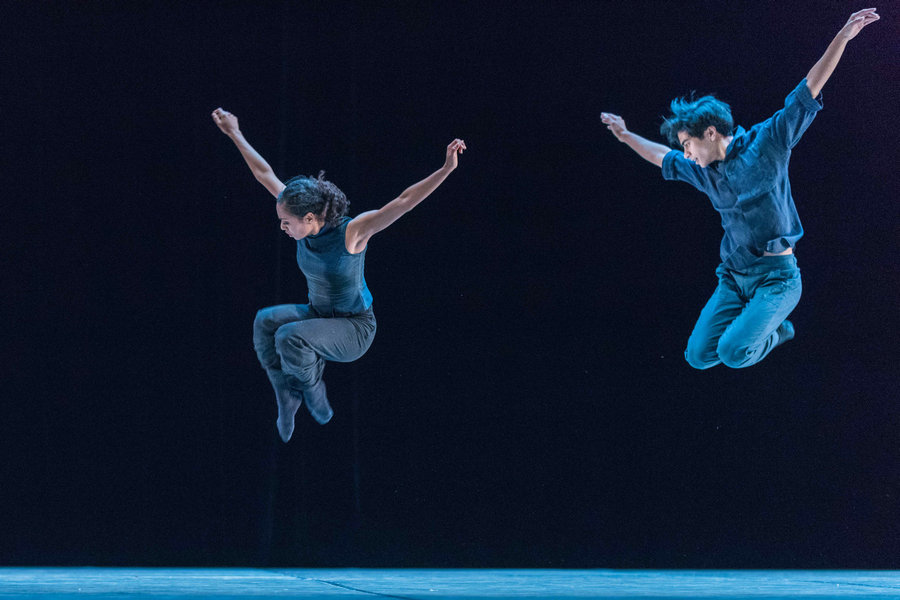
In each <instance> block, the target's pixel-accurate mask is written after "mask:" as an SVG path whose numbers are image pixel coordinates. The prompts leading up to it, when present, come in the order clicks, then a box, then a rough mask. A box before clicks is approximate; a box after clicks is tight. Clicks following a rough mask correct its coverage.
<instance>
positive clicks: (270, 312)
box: [253, 304, 314, 370]
mask: <svg viewBox="0 0 900 600" xmlns="http://www.w3.org/2000/svg"><path fill="white" fill-rule="evenodd" d="M313 316H314V315H313V313H312V311H311V310H310V308H309V305H308V304H280V305H278V306H270V307H268V308H263V309H262V310H260V311H259V312H257V313H256V318H255V319H254V320H253V348H254V349H255V350H256V356H257V357H258V358H259V362H260V364H262V366H263V368H264V369H266V370H272V369H280V368H281V358H280V357H279V356H278V352H277V350H276V349H275V332H276V331H278V328H279V327H281V326H283V325H285V324H287V323H294V322H297V321H304V320H306V319H311V318H313Z"/></svg>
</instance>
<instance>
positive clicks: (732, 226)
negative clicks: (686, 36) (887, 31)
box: [601, 8, 879, 369]
mask: <svg viewBox="0 0 900 600" xmlns="http://www.w3.org/2000/svg"><path fill="white" fill-rule="evenodd" d="M878 19H879V16H878V14H876V12H875V9H874V8H867V9H865V10H861V11H859V12H856V13H853V14H852V15H851V16H850V19H849V20H848V21H847V23H846V24H845V25H844V26H843V27H842V28H841V30H840V31H838V34H837V36H836V37H835V38H834V40H832V42H831V43H830V44H829V45H828V49H827V50H825V54H823V55H822V58H820V59H819V61H818V62H816V64H815V65H813V67H812V69H811V70H810V71H809V73H808V74H807V76H806V78H805V79H804V80H803V81H801V82H800V84H799V85H798V86H797V87H796V88H795V89H794V90H793V91H792V92H791V93H790V94H788V96H787V98H786V100H785V105H784V108H783V109H781V110H779V111H778V112H776V113H775V114H774V115H773V116H772V117H770V118H769V119H766V120H765V121H763V122H761V123H757V124H756V125H754V126H753V127H751V128H750V130H749V131H745V130H744V129H743V128H742V127H738V128H736V129H735V127H734V121H733V120H732V117H731V110H730V108H729V106H728V105H727V104H725V103H724V102H722V101H721V100H718V99H716V98H714V97H713V96H703V97H702V98H698V99H693V98H691V99H689V100H686V99H680V100H674V101H672V113H673V114H672V116H671V117H669V118H668V119H666V120H665V122H664V123H663V125H662V129H661V133H662V134H663V135H665V136H666V137H667V138H668V140H669V143H670V144H671V145H672V146H673V147H675V148H679V150H672V149H670V148H668V147H666V146H664V145H662V144H657V143H654V142H651V141H649V140H647V139H645V138H642V137H640V136H638V135H635V134H634V133H632V132H630V131H628V129H626V127H625V122H624V121H623V120H622V117H620V116H618V115H614V114H611V113H602V114H601V120H602V121H603V122H604V123H605V124H606V125H607V128H608V129H609V130H610V131H612V133H613V135H615V136H616V139H618V140H619V141H620V142H624V143H625V144H626V145H628V147H629V148H631V149H632V150H634V151H635V152H636V153H638V154H639V155H640V156H641V157H642V158H644V159H645V160H647V161H649V162H651V163H653V164H654V165H656V166H658V167H661V168H662V174H663V177H664V178H665V179H669V180H673V179H677V180H679V181H685V182H687V183H690V184H691V185H693V186H694V187H695V188H697V189H698V190H700V191H701V192H704V193H705V194H706V195H707V196H709V199H710V200H711V201H712V203H713V207H714V208H715V209H716V210H717V211H718V212H719V213H720V215H721V217H722V226H723V228H724V229H725V236H724V238H723V239H722V244H721V248H720V256H721V259H722V264H721V265H719V267H718V269H717V271H716V273H717V275H718V278H719V283H718V286H717V287H716V291H715V293H713V295H712V297H711V298H710V299H709V301H708V302H707V304H706V306H705V307H704V309H703V310H702V311H701V313H700V318H699V319H698V321H697V324H696V325H695V326H694V331H693V333H691V337H690V338H689V339H688V343H687V349H686V350H685V358H686V359H687V362H688V363H689V364H690V365H691V366H692V367H695V368H697V369H708V368H710V367H713V366H715V365H717V364H719V363H722V364H724V365H726V366H728V367H733V368H741V367H748V366H750V365H753V364H756V363H758V362H759V361H761V360H762V359H763V358H765V357H766V355H767V354H769V352H771V351H772V349H773V348H774V347H775V346H777V345H779V344H781V343H784V342H786V341H788V340H790V339H791V338H793V337H794V327H793V325H792V324H791V322H790V321H787V320H786V318H787V316H788V315H789V314H790V313H791V311H792V310H793V309H794V307H795V306H796V305H797V302H798V301H799V300H800V291H801V285H800V270H799V269H798V268H797V260H796V258H795V257H794V245H795V244H796V243H797V240H799V239H800V237H801V236H802V235H803V228H802V227H801V226H800V219H799V217H798V216H797V209H796V208H795V207H794V199H793V197H792V196H791V186H790V182H789V181H788V161H789V159H790V156H791V149H792V148H793V147H794V145H795V144H796V143H797V142H798V141H799V140H800V137H801V136H802V135H803V132H804V131H806V128H807V127H809V125H810V123H812V120H813V118H814V117H815V116H816V113H817V112H818V111H819V110H821V108H822V102H821V96H820V93H821V91H822V87H823V86H824V85H825V82H826V81H828V78H829V77H830V76H831V73H832V72H833V71H834V68H835V67H836V66H837V63H838V61H839V60H840V58H841V55H842V54H843V52H844V48H845V46H846V45H847V42H848V41H850V40H852V39H853V38H854V37H856V35H857V34H858V33H859V32H860V30H862V28H863V27H865V26H866V25H869V24H871V23H874V22H875V21H877V20H878Z"/></svg>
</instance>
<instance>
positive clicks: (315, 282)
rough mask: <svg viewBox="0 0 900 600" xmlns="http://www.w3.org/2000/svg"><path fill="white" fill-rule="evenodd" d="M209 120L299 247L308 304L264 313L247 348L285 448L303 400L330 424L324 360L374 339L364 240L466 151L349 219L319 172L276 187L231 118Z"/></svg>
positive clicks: (341, 358) (358, 351) (221, 113)
mask: <svg viewBox="0 0 900 600" xmlns="http://www.w3.org/2000/svg"><path fill="white" fill-rule="evenodd" d="M212 118H213V121H214V122H215V123H216V125H218V127H219V129H221V130H222V132H223V133H224V134H225V135H227V136H228V137H229V138H231V140H232V141H233V142H234V144H235V146H237V149H238V150H239V151H240V153H241V156H243V158H244V161H246V163H247V166H249V167H250V170H251V171H252V172H253V175H254V176H255V177H256V179H257V181H259V182H260V183H261V184H262V185H263V186H264V187H265V188H266V189H267V190H269V192H270V193H271V194H272V195H273V196H275V198H276V199H277V202H276V204H275V211H276V213H277V215H278V218H279V219H280V221H281V229H282V231H284V232H285V233H286V234H287V235H289V236H290V237H292V238H293V239H295V240H297V263H298V264H299V265H300V270H301V271H302V272H303V275H304V276H305V277H306V284H307V288H308V290H309V303H308V304H282V305H280V306H271V307H269V308H264V309H262V310H260V311H259V312H258V313H257V315H256V320H255V321H254V323H253V345H254V347H255V349H256V354H257V356H258V357H259V361H260V363H262V366H263V368H264V369H265V370H266V373H267V375H268V376H269V381H270V382H271V383H272V387H273V388H274V390H275V400H276V402H277V404H278V421H277V423H276V425H277V427H278V433H279V435H280V436H281V439H282V440H284V441H285V442H287V441H288V440H289V439H291V434H292V433H293V431H294V415H295V413H296V412H297V409H298V408H300V405H301V404H302V403H303V402H304V401H305V402H306V408H307V409H308V410H309V412H310V414H311V415H312V417H313V418H314V419H315V420H316V421H317V422H319V423H321V424H323V425H324V424H325V423H327V422H328V421H329V420H331V417H332V415H333V412H332V410H331V406H330V405H329V403H328V398H327V396H326V393H325V383H324V382H323V381H322V370H323V369H324V367H325V361H327V360H331V361H338V362H351V361H354V360H356V359H357V358H359V357H360V356H362V355H363V354H365V352H366V350H368V349H369V346H370V345H371V344H372V339H373V338H374V337H375V316H374V314H373V312H372V295H371V294H370V293H369V289H368V287H366V280H365V277H364V276H363V268H364V264H365V256H366V248H367V244H368V243H369V239H370V238H371V237H372V236H373V235H375V234H376V233H378V232H379V231H382V230H384V229H386V228H387V227H388V226H390V225H391V224H392V223H393V222H394V221H396V220H397V219H399V218H400V217H401V216H402V215H403V214H404V213H406V212H409V211H410V210H412V209H413V208H415V206H416V205H417V204H419V203H420V202H421V201H422V200H424V199H425V198H427V197H428V196H429V195H430V194H431V193H432V192H433V191H434V190H435V189H437V187H438V186H439V185H440V184H441V183H442V182H443V181H444V179H446V178H447V175H449V174H450V173H451V172H452V171H453V170H454V169H456V166H457V155H458V154H462V153H463V151H464V150H465V149H466V144H465V142H464V141H463V140H460V139H456V140H453V141H452V142H450V144H449V145H448V146H447V152H446V158H445V160H444V166H442V167H441V168H440V169H438V170H437V171H435V172H434V173H432V174H431V175H429V176H428V177H426V178H425V179H423V180H422V181H420V182H418V183H415V184H413V185H412V186H410V187H409V188H407V189H406V190H405V191H404V192H403V193H402V194H400V196H398V197H397V198H396V199H394V200H392V201H391V202H388V203H387V204H386V205H384V206H383V207H382V208H380V209H378V210H373V211H369V212H364V213H362V214H360V215H359V216H357V217H356V218H354V219H350V218H349V217H348V216H347V211H348V208H349V205H350V203H349V202H347V197H346V196H345V195H344V193H343V192H342V191H341V190H340V189H338V187H337V186H336V185H334V184H333V183H331V182H330V181H326V180H325V179H323V173H320V174H319V176H318V177H317V178H313V177H304V176H298V177H294V178H292V179H289V180H288V181H287V182H285V183H282V182H281V181H280V180H279V179H278V178H277V177H276V176H275V173H274V172H273V171H272V168H271V167H270V166H269V164H268V163H267V162H266V161H265V160H264V159H263V157H262V156H260V155H259V154H258V153H257V152H256V150H254V149H253V147H252V146H250V144H249V143H248V142H247V140H246V139H244V136H243V135H242V134H241V131H240V128H239V127H238V119H237V117H236V116H235V115H233V114H232V113H230V112H228V111H226V110H223V109H222V108H217V109H216V110H214V111H213V113H212Z"/></svg>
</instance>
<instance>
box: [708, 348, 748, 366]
mask: <svg viewBox="0 0 900 600" xmlns="http://www.w3.org/2000/svg"><path fill="white" fill-rule="evenodd" d="M716 352H717V354H718V355H719V359H720V360H721V361H722V364H723V365H725V366H726V367H729V368H731V369H742V368H744V367H749V366H750V365H751V364H752V363H751V357H750V355H749V354H748V353H747V346H744V345H740V346H737V345H734V344H719V347H718V348H717V349H716Z"/></svg>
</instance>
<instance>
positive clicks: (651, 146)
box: [600, 113, 672, 167]
mask: <svg viewBox="0 0 900 600" xmlns="http://www.w3.org/2000/svg"><path fill="white" fill-rule="evenodd" d="M600 120H601V121H603V122H604V123H606V128H607V129H609V130H610V131H612V133H613V135H614V136H616V139H617V140H619V141H620V142H622V143H624V144H626V145H627V146H628V147H629V148H631V149H632V150H634V151H635V152H637V153H638V154H639V155H640V156H641V158H643V159H644V160H647V161H650V162H652V163H653V164H654V165H656V166H657V167H662V163H663V158H665V156H666V154H668V153H669V152H670V151H671V150H672V149H671V148H669V147H668V146H663V145H662V144H657V143H656V142H651V141H650V140H648V139H646V138H642V137H641V136H639V135H637V134H636V133H631V132H630V131H628V129H626V128H625V121H623V120H622V117H620V116H618V115H614V114H612V113H600Z"/></svg>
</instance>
